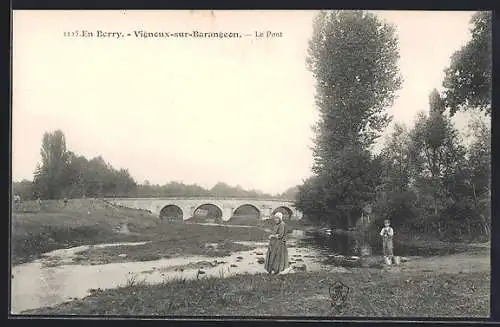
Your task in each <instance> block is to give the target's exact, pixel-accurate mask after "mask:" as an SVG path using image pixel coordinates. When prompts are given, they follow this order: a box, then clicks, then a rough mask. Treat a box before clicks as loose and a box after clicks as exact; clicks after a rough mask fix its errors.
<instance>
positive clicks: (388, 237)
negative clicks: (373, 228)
mask: <svg viewBox="0 0 500 327" xmlns="http://www.w3.org/2000/svg"><path fill="white" fill-rule="evenodd" d="M380 236H382V249H383V254H384V257H385V258H387V259H388V262H392V257H393V255H394V254H393V251H392V237H393V236H394V230H393V229H392V227H391V222H390V221H389V220H384V228H382V230H381V231H380Z"/></svg>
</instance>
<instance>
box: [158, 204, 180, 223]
mask: <svg viewBox="0 0 500 327" xmlns="http://www.w3.org/2000/svg"><path fill="white" fill-rule="evenodd" d="M183 218H184V213H183V212H182V209H181V207H179V206H178V205H175V204H167V205H166V206H164V207H163V208H162V209H161V210H160V219H165V220H174V221H182V220H183Z"/></svg>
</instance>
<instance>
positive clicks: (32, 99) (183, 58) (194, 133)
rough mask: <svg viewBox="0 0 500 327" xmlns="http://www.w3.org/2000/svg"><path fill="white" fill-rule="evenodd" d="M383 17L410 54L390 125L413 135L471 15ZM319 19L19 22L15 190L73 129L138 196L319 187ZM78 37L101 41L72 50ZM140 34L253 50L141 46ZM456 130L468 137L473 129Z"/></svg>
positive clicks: (19, 14) (74, 145)
mask: <svg viewBox="0 0 500 327" xmlns="http://www.w3.org/2000/svg"><path fill="white" fill-rule="evenodd" d="M374 13H376V14H377V15H379V16H380V17H381V18H383V19H385V20H386V21H387V22H388V23H392V24H395V25H396V28H397V34H398V38H399V44H400V61H399V67H400V72H401V74H402V77H403V84H402V88H401V90H400V91H399V92H398V98H397V100H396V101H395V103H394V105H393V106H392V107H390V108H388V112H389V113H390V114H392V115H393V117H394V122H396V121H397V122H403V123H406V124H408V126H411V125H412V123H413V119H414V118H415V115H416V114H417V112H419V111H422V110H427V108H428V95H429V92H430V91H431V90H432V89H433V88H438V89H440V87H441V84H442V80H443V76H444V74H443V70H444V69H445V68H446V67H447V66H448V65H449V59H450V56H451V55H452V54H453V52H455V51H456V50H458V49H459V48H460V47H461V46H463V45H464V44H465V43H466V42H467V41H468V39H469V38H470V35H469V24H468V23H469V19H470V16H471V15H472V12H457V11H454V12H443V11H441V12H437V11H436V12H426V11H421V12H409V11H407V12H402V11H392V12H390V11H385V12H378V11H377V12H374ZM314 14H315V12H314V11H255V10H254V11H238V12H236V11H213V12H210V11H175V12H174V11H66V12H65V11H36V12H35V11H14V13H13V79H12V81H13V82H12V83H13V108H12V111H13V113H12V115H13V122H12V129H13V131H12V175H13V176H12V177H13V180H14V181H16V180H21V179H29V180H31V179H32V177H33V172H34V170H35V167H36V164H37V163H38V162H39V161H40V146H41V141H42V136H43V134H44V132H47V131H54V130H56V129H61V130H62V131H63V133H64V134H65V136H66V144H67V148H68V149H69V150H71V151H73V152H75V153H77V154H79V155H84V156H85V157H87V158H88V159H90V158H93V157H95V156H99V155H102V156H103V158H104V159H105V160H106V161H107V162H109V163H110V164H111V165H113V166H114V167H115V168H126V169H128V170H129V172H130V174H131V175H132V177H133V178H134V179H135V180H136V181H137V182H140V183H142V182H143V181H144V180H149V181H150V182H151V183H153V184H165V183H168V182H170V181H178V182H184V183H188V184H192V183H196V184H198V185H200V186H203V187H207V188H211V187H212V186H213V185H214V184H216V183H217V182H219V181H221V182H225V183H228V184H230V185H233V186H236V185H240V186H242V187H243V188H245V189H258V190H261V191H264V192H268V193H272V194H276V193H279V192H283V191H285V190H286V189H287V188H289V187H291V186H295V185H297V184H301V183H302V181H303V180H304V179H305V178H307V177H308V176H310V175H311V165H312V154H311V150H310V147H311V146H312V140H311V139H312V137H313V132H312V130H311V126H312V125H313V124H314V123H315V121H316V120H317V118H318V117H317V110H316V108H315V105H314V79H313V77H312V75H311V73H310V72H309V71H308V70H307V69H306V66H305V60H306V55H307V46H308V40H309V38H310V37H311V34H312V18H313V16H314ZM75 30H78V31H82V30H85V31H89V32H92V33H93V34H94V36H93V37H85V38H82V37H80V38H79V37H65V36H64V32H71V31H75ZM97 30H101V31H106V32H123V33H125V35H126V34H127V33H131V36H130V37H123V38H120V39H117V38H103V37H97V36H96V31H97ZM139 30H144V31H150V32H170V33H173V32H186V31H193V30H196V31H200V32H220V31H222V32H238V33H242V34H248V36H245V37H242V38H238V39H234V38H227V39H217V38H212V39H199V38H197V39H195V38H168V39H167V38H137V37H135V36H134V31H139ZM256 31H257V32H264V33H265V32H267V31H272V32H275V33H281V34H282V36H281V37H274V38H256V37H255V36H254V35H255V32H256ZM456 120H457V124H458V125H457V126H459V128H462V127H464V126H465V125H466V122H467V115H462V114H461V115H459V117H458V118H457V119H456ZM391 126H392V124H391ZM391 126H389V128H388V130H387V133H389V132H390V127H391ZM382 140H383V138H381V140H380V142H382ZM380 142H379V143H380ZM379 145H380V144H379Z"/></svg>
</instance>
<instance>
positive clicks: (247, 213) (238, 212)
mask: <svg viewBox="0 0 500 327" xmlns="http://www.w3.org/2000/svg"><path fill="white" fill-rule="evenodd" d="M260 218H261V212H260V210H259V208H258V207H257V206H256V205H254V204H251V203H244V204H240V205H238V206H237V207H236V209H235V210H234V211H233V214H232V216H231V219H230V221H231V222H234V223H240V224H242V225H245V224H255V223H256V222H258V221H259V219H260Z"/></svg>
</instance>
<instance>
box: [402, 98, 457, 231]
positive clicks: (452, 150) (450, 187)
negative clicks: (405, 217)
mask: <svg viewBox="0 0 500 327" xmlns="http://www.w3.org/2000/svg"><path fill="white" fill-rule="evenodd" d="M436 94H437V92H436V91H433V92H432V93H431V95H430V97H429V105H430V111H429V114H428V115H426V114H425V113H423V112H422V113H420V114H419V115H418V117H417V121H416V123H415V126H414V128H413V130H412V131H411V133H410V138H411V142H410V154H411V155H410V157H411V170H412V172H413V174H414V176H415V177H416V181H415V187H416V190H417V191H418V192H417V194H418V195H419V199H420V204H421V205H422V206H423V207H424V208H428V209H430V210H431V211H430V213H431V216H432V217H433V218H432V219H433V221H432V224H435V227H436V228H437V230H438V231H439V232H440V233H441V236H442V233H444V232H445V230H444V227H443V223H444V221H443V220H444V217H440V216H439V213H440V212H441V211H443V210H445V209H446V208H448V207H449V206H450V204H451V203H455V202H459V201H460V200H461V193H462V192H463V190H464V188H465V183H466V176H467V172H466V166H467V165H466V161H465V155H466V149H465V147H464V146H463V145H462V143H461V140H460V136H459V133H458V130H457V129H456V128H455V127H454V126H453V123H452V121H451V119H450V118H449V117H447V116H446V115H445V114H444V107H443V106H442V102H441V101H439V99H438V97H437V96H436ZM446 223H451V222H446ZM430 224H431V222H429V225H430Z"/></svg>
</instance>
